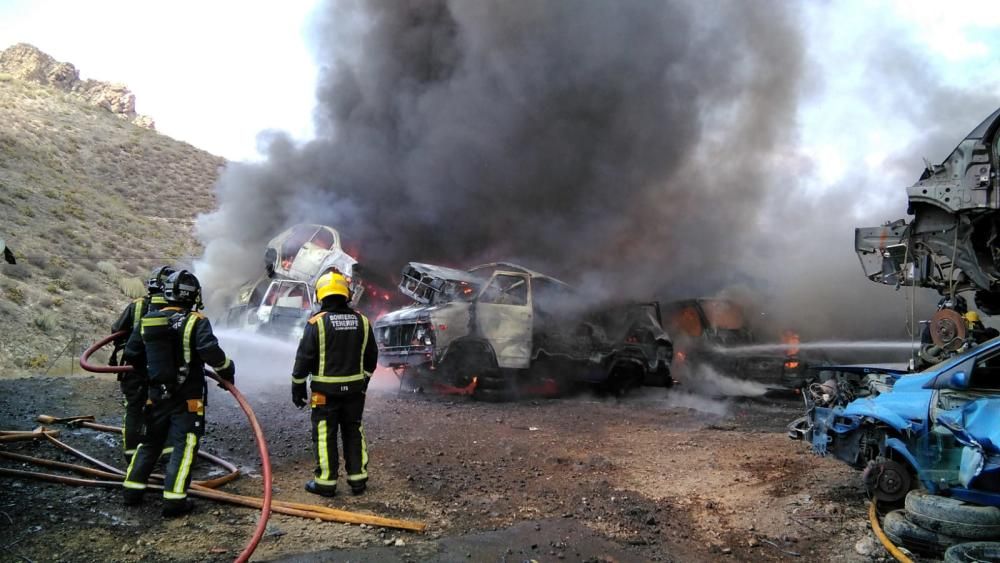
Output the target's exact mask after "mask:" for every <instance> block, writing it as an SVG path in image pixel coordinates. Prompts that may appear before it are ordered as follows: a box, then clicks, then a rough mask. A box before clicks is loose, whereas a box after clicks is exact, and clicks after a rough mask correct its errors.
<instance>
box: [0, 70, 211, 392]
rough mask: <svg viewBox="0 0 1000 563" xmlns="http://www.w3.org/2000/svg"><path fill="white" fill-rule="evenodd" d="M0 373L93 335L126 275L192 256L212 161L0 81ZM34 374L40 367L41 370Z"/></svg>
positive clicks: (113, 306)
mask: <svg viewBox="0 0 1000 563" xmlns="http://www.w3.org/2000/svg"><path fill="white" fill-rule="evenodd" d="M0 123H3V126H2V127H0V236H2V237H3V238H5V239H6V240H7V242H8V244H9V245H10V246H11V248H13V249H14V251H15V254H16V256H17V258H18V264H17V265H16V266H9V265H6V264H3V265H0V302H2V304H3V306H2V308H0V313H3V314H0V334H3V335H4V338H3V339H2V341H0V370H2V371H3V372H5V373H11V372H25V371H28V372H36V371H39V369H38V368H39V363H40V362H41V358H54V357H55V356H56V355H57V354H58V352H59V350H60V349H61V348H62V347H63V346H65V344H66V342H68V341H69V340H70V338H71V337H72V334H73V333H74V332H75V333H77V334H81V335H88V337H90V336H93V335H98V334H104V333H105V332H107V330H108V329H109V327H110V325H111V323H112V322H113V321H114V319H115V317H116V316H117V314H118V313H119V312H120V310H121V308H122V307H124V306H125V304H126V303H127V302H128V301H129V299H130V297H132V296H138V295H142V294H143V293H144V292H145V289H144V287H143V281H142V279H140V278H139V277H136V275H138V276H140V277H141V276H143V275H144V272H146V271H148V270H150V269H151V268H153V267H154V266H156V265H160V264H163V263H176V262H179V261H184V260H186V259H189V258H190V257H191V256H196V255H197V254H199V252H200V249H199V248H198V245H197V243H196V241H195V240H194V238H193V236H192V234H191V229H190V225H191V224H192V221H193V219H194V218H195V216H196V215H197V214H198V213H201V212H204V211H208V210H210V209H212V208H213V207H214V205H215V203H214V198H213V196H212V192H211V186H212V184H213V183H214V182H215V179H216V178H217V176H218V169H219V167H220V166H222V165H223V164H224V161H223V160H222V159H221V158H218V157H215V156H212V155H210V154H208V153H206V152H204V151H201V150H199V149H196V148H195V147H192V146H190V145H188V144H186V143H181V142H178V141H175V140H173V139H170V138H169V137H166V136H163V135H160V134H158V133H156V132H154V131H149V130H147V129H142V128H140V127H136V126H134V125H132V124H131V123H128V122H126V121H123V120H121V119H119V118H117V117H115V116H113V115H112V114H110V113H108V112H106V111H104V110H101V109H98V108H94V107H91V106H88V105H86V104H85V103H83V102H81V101H79V100H77V99H75V98H74V97H72V96H69V95H67V94H64V93H62V92H58V91H55V90H50V89H48V88H46V87H43V86H38V85H34V84H29V83H24V82H21V81H18V80H14V79H11V78H10V77H9V76H0ZM44 367H45V366H43V367H42V370H44Z"/></svg>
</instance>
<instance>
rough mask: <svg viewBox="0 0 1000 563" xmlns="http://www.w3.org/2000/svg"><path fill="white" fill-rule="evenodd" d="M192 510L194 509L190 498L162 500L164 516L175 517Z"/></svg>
mask: <svg viewBox="0 0 1000 563" xmlns="http://www.w3.org/2000/svg"><path fill="white" fill-rule="evenodd" d="M192 510H194V503H193V502H191V499H186V498H181V499H164V501H163V512H162V514H163V517H164V518H177V517H178V516H184V515H185V514H187V513H189V512H191V511H192Z"/></svg>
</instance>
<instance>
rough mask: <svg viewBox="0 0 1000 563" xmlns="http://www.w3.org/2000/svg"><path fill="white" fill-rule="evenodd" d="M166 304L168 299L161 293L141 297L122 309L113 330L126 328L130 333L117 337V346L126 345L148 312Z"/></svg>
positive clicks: (112, 327)
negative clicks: (140, 320)
mask: <svg viewBox="0 0 1000 563" xmlns="http://www.w3.org/2000/svg"><path fill="white" fill-rule="evenodd" d="M166 306H167V300H166V299H164V298H163V295H161V294H159V293H157V294H153V295H147V296H145V297H140V298H138V299H136V300H135V301H132V302H131V303H129V304H128V305H127V306H126V307H125V308H124V309H123V310H122V313H121V314H120V315H118V320H116V321H115V324H113V325H111V332H118V331H121V330H124V331H127V332H128V333H129V334H126V335H125V336H122V337H120V338H116V339H115V348H122V347H123V346H125V343H126V342H128V337H129V335H130V334H131V333H132V331H133V330H135V327H136V326H138V325H139V319H141V318H142V317H144V316H146V313H151V312H153V311H159V310H160V309H162V308H163V307H166Z"/></svg>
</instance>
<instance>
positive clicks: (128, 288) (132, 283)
mask: <svg viewBox="0 0 1000 563" xmlns="http://www.w3.org/2000/svg"><path fill="white" fill-rule="evenodd" d="M118 288H119V289H121V290H122V293H124V294H125V295H127V296H129V297H131V298H133V299H135V298H137V297H142V296H143V295H146V283H145V282H144V281H142V280H140V279H139V278H131V277H129V278H119V279H118Z"/></svg>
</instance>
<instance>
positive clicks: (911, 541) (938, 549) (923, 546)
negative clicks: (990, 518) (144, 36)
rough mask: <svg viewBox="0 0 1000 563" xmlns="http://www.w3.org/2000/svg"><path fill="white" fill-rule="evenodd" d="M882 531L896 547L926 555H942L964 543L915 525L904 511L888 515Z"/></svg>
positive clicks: (895, 511)
mask: <svg viewBox="0 0 1000 563" xmlns="http://www.w3.org/2000/svg"><path fill="white" fill-rule="evenodd" d="M882 529H884V530H885V535H887V536H889V539H890V540H892V542H893V543H895V544H896V545H901V546H903V547H905V548H907V549H909V550H912V551H915V552H918V553H922V554H924V555H941V554H942V553H944V550H945V549H947V548H948V546H952V545H955V544H957V543H961V542H962V539H961V538H956V537H952V536H947V535H944V534H939V533H936V532H933V531H931V530H928V529H926V528H922V527H920V526H918V525H916V524H914V523H913V522H911V521H910V520H908V519H907V517H906V511H905V510H902V509H900V510H893V511H892V512H890V513H888V514H886V515H885V519H884V520H883V521H882Z"/></svg>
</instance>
